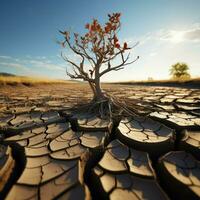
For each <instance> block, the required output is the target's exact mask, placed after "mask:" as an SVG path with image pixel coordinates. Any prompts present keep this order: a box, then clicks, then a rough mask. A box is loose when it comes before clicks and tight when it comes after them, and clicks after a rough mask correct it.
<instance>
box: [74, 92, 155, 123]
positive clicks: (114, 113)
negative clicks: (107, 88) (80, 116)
mask: <svg viewBox="0 0 200 200" xmlns="http://www.w3.org/2000/svg"><path fill="white" fill-rule="evenodd" d="M143 103H144V102H143ZM143 103H141V102H138V101H137V100H133V99H131V100H129V99H127V98H123V99H122V98H116V97H114V96H113V95H108V94H106V93H105V95H104V97H103V98H102V99H100V100H92V101H91V102H89V103H86V104H82V103H78V104H77V105H75V106H74V107H72V109H71V110H72V111H73V112H85V113H88V114H95V115H97V116H98V117H100V118H101V119H108V118H110V119H111V118H114V117H120V116H122V115H129V116H135V115H143V116H145V115H148V114H149V113H150V112H153V111H156V110H157V108H155V107H151V106H150V105H149V106H148V111H147V110H146V107H147V104H146V105H145V103H144V105H143Z"/></svg>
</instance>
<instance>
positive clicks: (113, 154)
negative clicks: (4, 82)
mask: <svg viewBox="0 0 200 200" xmlns="http://www.w3.org/2000/svg"><path fill="white" fill-rule="evenodd" d="M104 87H105V90H106V91H107V92H108V93H110V94H112V95H114V96H116V97H118V98H127V99H129V101H134V102H135V104H137V105H139V106H141V107H142V108H144V109H142V111H141V113H142V114H145V116H139V115H136V114H135V115H134V116H128V115H127V116H123V117H122V118H121V119H120V120H119V119H118V120H115V119H114V120H111V119H108V120H106V119H104V120H102V119H100V118H99V117H97V116H95V115H88V114H86V113H81V112H80V113H77V112H76V113H75V112H70V111H69V108H71V107H72V106H73V105H75V104H76V103H80V102H85V101H88V100H89V99H90V98H91V93H90V91H89V89H88V88H87V87H86V86H85V85H83V86H74V85H69V86H68V85H59V84H57V85H51V86H47V85H44V86H40V87H39V86H33V87H19V86H18V87H17V86H16V87H13V86H12V87H9V86H8V87H2V88H0V94H1V95H0V199H6V200H13V199H16V200H17V199H19V200H21V199H24V200H25V199H31V200H33V199H34V200H35V199H38V200H39V199H40V200H43V199H45V200H46V199H47V200H48V199H59V200H60V199H114V200H115V199H123V200H124V199H126V200H128V199H131V200H132V199H139V200H143V199H149V200H168V199H188V200H189V199H191V200H193V199H200V161H199V160H200V90H198V89H184V88H178V87H173V88H172V87H171V88H169V87H142V86H140V87H137V86H120V85H106V86H104ZM152 108H156V110H153V109H152Z"/></svg>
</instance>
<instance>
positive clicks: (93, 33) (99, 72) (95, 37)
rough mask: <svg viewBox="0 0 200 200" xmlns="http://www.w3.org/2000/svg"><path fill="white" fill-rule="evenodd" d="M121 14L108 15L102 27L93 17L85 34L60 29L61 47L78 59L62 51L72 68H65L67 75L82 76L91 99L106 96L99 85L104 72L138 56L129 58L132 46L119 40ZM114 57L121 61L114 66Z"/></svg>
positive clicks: (99, 100) (97, 99)
mask: <svg viewBox="0 0 200 200" xmlns="http://www.w3.org/2000/svg"><path fill="white" fill-rule="evenodd" d="M120 16H121V14H120V13H113V14H112V15H108V22H107V23H105V25H104V26H101V25H100V23H99V22H98V21H97V20H96V19H94V20H93V21H92V22H91V23H90V24H89V23H88V24H86V25H85V28H86V29H87V33H86V34H85V35H83V36H80V35H79V34H77V33H74V34H73V35H71V34H70V32H69V31H60V33H61V34H63V36H64V41H63V42H62V43H61V44H62V46H63V47H64V48H65V47H66V48H69V49H70V50H71V51H72V52H73V53H75V54H76V55H78V56H79V58H80V62H78V63H76V62H74V61H73V60H71V59H69V57H67V56H66V55H64V54H62V57H63V59H64V60H65V61H66V62H67V63H69V64H70V65H71V66H72V70H73V72H69V71H67V75H68V76H69V77H71V78H72V79H82V80H84V81H87V82H88V83H89V85H90V87H91V89H92V92H93V94H94V97H93V101H92V102H102V101H104V100H106V99H107V98H108V97H107V95H106V94H105V93H104V92H103V90H102V88H101V82H100V80H101V77H102V76H103V75H105V74H107V73H109V72H112V71H118V70H121V69H123V68H124V67H125V66H126V65H129V64H132V63H133V62H135V61H136V60H137V59H138V58H139V57H137V58H136V59H134V60H133V61H129V56H130V49H131V48H133V47H134V46H135V45H134V46H133V47H129V46H128V45H127V43H126V42H124V43H123V45H121V44H120V43H119V40H118V37H117V34H118V31H119V30H120V27H121V23H120ZM118 58H119V59H118ZM116 59H117V60H120V61H119V64H116V65H114V63H113V61H114V60H116Z"/></svg>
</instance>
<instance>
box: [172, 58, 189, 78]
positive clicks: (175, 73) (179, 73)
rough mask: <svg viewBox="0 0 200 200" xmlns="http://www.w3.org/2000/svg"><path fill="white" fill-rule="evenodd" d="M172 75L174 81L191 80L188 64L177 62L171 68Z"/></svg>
mask: <svg viewBox="0 0 200 200" xmlns="http://www.w3.org/2000/svg"><path fill="white" fill-rule="evenodd" d="M170 75H171V76H172V78H174V79H185V78H190V74H189V67H188V65H187V64H186V63H180V62H177V63H176V64H174V65H172V66H171V68H170Z"/></svg>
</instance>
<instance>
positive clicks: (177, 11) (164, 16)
mask: <svg viewBox="0 0 200 200" xmlns="http://www.w3.org/2000/svg"><path fill="white" fill-rule="evenodd" d="M199 10H200V1H199V0H151V1H150V0H140V1H139V0H123V1H122V0H107V1H106V0H84V1H80V0H58V1H55V0H17V1H14V0H0V71H2V72H10V73H15V74H19V75H29V76H45V77H50V78H56V79H57V78H59V79H64V78H66V73H65V71H66V67H67V68H70V67H69V66H68V65H67V64H66V63H65V61H63V60H62V58H60V52H61V48H60V46H59V45H58V44H57V43H56V40H57V39H60V35H59V33H58V30H59V29H61V30H71V31H72V32H79V33H84V31H85V29H84V25H85V24H86V23H87V22H90V21H91V20H92V19H93V18H97V19H98V20H99V21H100V22H101V23H104V22H105V21H106V20H107V14H108V13H112V12H121V13H122V18H121V21H122V28H121V31H120V33H119V38H120V40H121V41H128V44H134V43H135V42H137V41H139V42H140V44H139V45H138V46H137V47H136V48H135V49H133V51H132V53H131V56H132V58H134V57H136V56H137V55H139V56H140V59H139V60H138V61H137V62H136V63H134V64H132V65H130V66H127V67H126V68H125V69H124V70H122V71H118V72H114V73H113V74H112V73H111V74H107V75H105V77H103V80H104V81H126V80H146V79H148V78H149V77H152V78H154V79H167V78H169V67H170V66H171V65H172V64H174V63H175V62H177V61H180V62H186V63H187V64H188V65H189V66H190V73H191V74H192V76H193V77H197V76H200V55H199V52H200V12H199ZM66 53H69V52H66ZM69 56H70V57H74V59H76V57H75V56H73V55H72V54H70V53H69Z"/></svg>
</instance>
